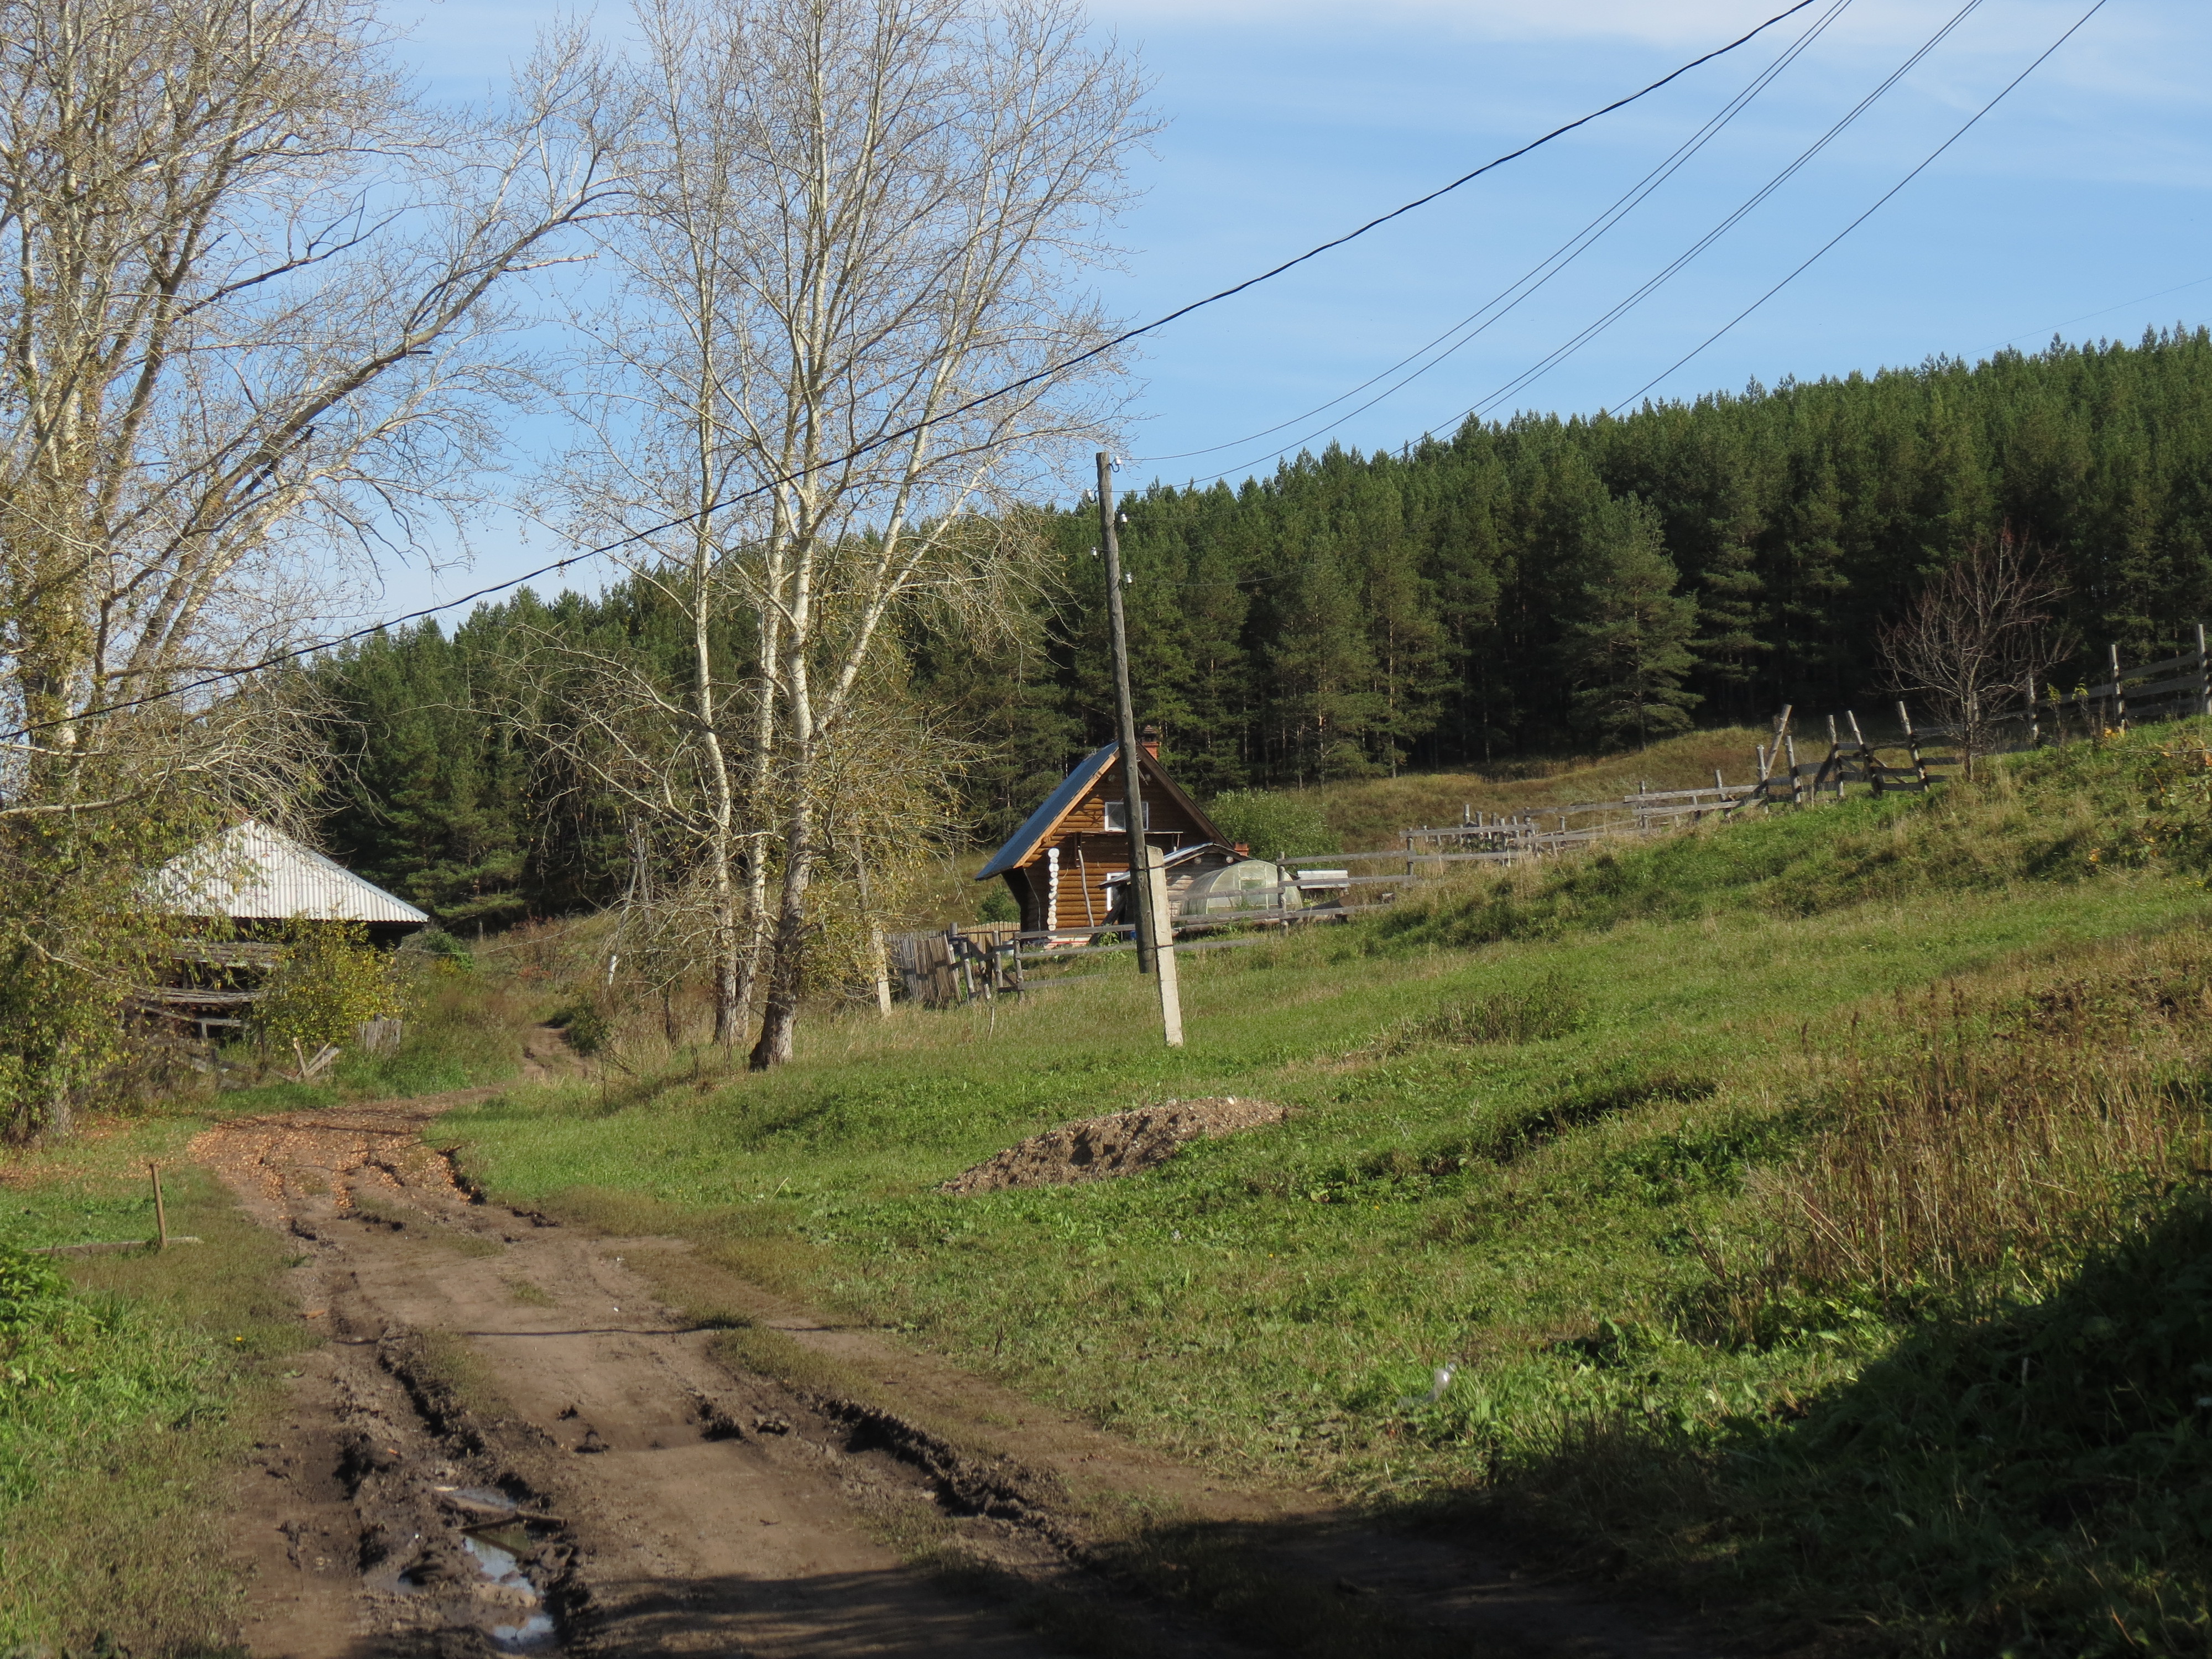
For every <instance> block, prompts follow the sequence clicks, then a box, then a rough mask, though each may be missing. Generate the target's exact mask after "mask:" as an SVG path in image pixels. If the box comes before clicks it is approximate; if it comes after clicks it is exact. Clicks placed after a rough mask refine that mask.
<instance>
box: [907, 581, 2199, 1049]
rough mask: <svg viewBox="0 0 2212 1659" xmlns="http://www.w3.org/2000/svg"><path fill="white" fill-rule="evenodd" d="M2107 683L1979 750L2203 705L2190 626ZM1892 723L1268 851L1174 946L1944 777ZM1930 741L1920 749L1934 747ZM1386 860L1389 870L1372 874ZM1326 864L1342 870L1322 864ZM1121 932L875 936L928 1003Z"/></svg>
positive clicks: (1344, 912)
mask: <svg viewBox="0 0 2212 1659" xmlns="http://www.w3.org/2000/svg"><path fill="white" fill-rule="evenodd" d="M2107 671H2108V672H2109V674H2110V676H2111V678H2108V679H2106V680H2105V681H2103V682H2101V683H2100V684H2096V685H2076V686H2075V688H2074V689H2073V690H2070V691H2069V690H2064V689H2063V688H2062V687H2060V686H2058V685H2056V684H2045V685H2043V686H2040V687H2038V686H2035V685H2033V684H2030V685H2028V686H2027V687H2024V688H2023V690H2027V692H2028V693H2029V694H2030V695H2029V696H2028V697H2027V700H2026V707H2025V708H2024V710H2023V711H2022V712H2021V714H2018V715H2017V716H2015V717H2013V718H2012V719H2010V720H2008V721H2007V722H2006V723H2005V725H2004V726H2003V727H2002V729H2001V730H1999V731H1997V732H1996V733H1995V734H1994V738H1995V740H1994V742H1993V744H1992V749H1993V750H1994V751H2002V750H2019V749H2026V748H2042V747H2046V746H2049V745H2051V744H2061V743H2069V742H2075V741H2079V740H2081V739H2084V738H2093V737H2095V736H2096V735H2098V734H2100V733H2101V732H2110V731H2125V730H2126V729H2127V728H2128V726H2130V724H2133V723H2138V722H2142V721H2145V720H2172V719H2176V718H2179V717H2181V716H2184V715H2189V714H2212V650H2208V649H2207V643H2206V637H2205V629H2204V627H2203V624H2202V623H2200V624H2198V625H2197V645H2196V648H2195V649H2193V650H2191V651H2185V652H2183V653H2181V654H2179V656H2173V657H2165V658H2161V659H2159V660H2157V661H2155V662H2147V663H2143V664H2141V665H2137V666H2136V667H2132V668H2130V667H2126V666H2124V665H2123V664H2122V662H2121V659H2120V651H2119V647H2118V646H2114V647H2112V650H2111V653H2110V656H2109V659H2108V670H2107ZM1896 710H1897V734H1896V735H1895V736H1894V737H1887V738H1883V739H1882V740H1881V741H1875V740H1873V739H1870V738H1869V737H1868V736H1867V735H1866V732H1865V731H1864V729H1863V727H1862V726H1861V725H1860V723H1859V719H1858V715H1857V712H1856V711H1854V710H1845V711H1844V713H1843V714H1841V715H1840V716H1834V715H1832V716H1828V717H1827V718H1826V720H1825V725H1826V743H1825V744H1822V743H1821V742H1820V740H1819V738H1812V739H1810V740H1808V742H1807V743H1806V744H1804V746H1803V747H1802V750H1801V747H1800V743H1799V739H1800V737H1801V736H1802V735H1803V734H1802V733H1801V732H1798V731H1797V730H1796V729H1795V727H1794V724H1793V722H1794V719H1795V711H1794V709H1792V708H1789V707H1786V706H1785V707H1784V708H1783V710H1782V712H1781V714H1779V715H1778V716H1777V717H1776V719H1775V722H1774V735H1773V738H1772V741H1771V742H1769V743H1764V744H1759V745H1757V748H1756V750H1755V751H1754V753H1753V756H1752V770H1751V775H1749V776H1748V777H1746V778H1742V779H1740V780H1739V781H1736V782H1734V783H1731V782H1729V781H1728V779H1727V778H1726V776H1725V775H1723V773H1722V772H1719V771H1716V772H1715V773H1714V774H1713V781H1712V787H1711V788H1705V787H1699V788H1695V789H1648V788H1644V789H1638V791H1637V792H1636V793H1633V794H1629V795H1623V796H1622V797H1620V799H1617V800H1602V801H1583V802H1577V803H1574V804H1571V805H1564V806H1547V807H1544V808H1541V809H1540V810H1531V811H1522V812H1516V813H1502V814H1501V813H1485V812H1478V811H1474V810H1473V808H1472V807H1469V808H1468V809H1466V810H1465V811H1463V812H1462V817H1461V821H1460V822H1459V823H1455V824H1445V825H1442V826H1437V825H1428V824H1425V825H1423V826H1422V827H1421V828H1419V829H1407V830H1405V831H1403V832H1402V833H1401V835H1400V836H1399V844H1398V845H1397V846H1395V847H1391V848H1376V849H1373V850H1371V851H1367V852H1359V853H1328V854H1315V855H1313V856H1310V857H1305V858H1290V859H1282V860H1277V862H1279V863H1280V864H1282V865H1283V866H1285V867H1286V868H1290V869H1293V870H1304V871H1305V872H1308V874H1307V875H1306V876H1305V877H1304V878H1301V879H1297V880H1292V881H1289V882H1285V883H1284V884H1281V885H1280V886H1279V887H1274V888H1268V889H1264V890H1255V891H1251V892H1247V893H1242V894H1240V895H1239V896H1240V897H1242V898H1247V899H1250V898H1258V897H1262V896H1267V895H1270V894H1279V893H1289V892H1293V891H1297V892H1299V893H1300V894H1301V896H1304V898H1306V899H1307V900H1308V901H1309V902H1308V903H1307V904H1306V905H1305V907H1304V908H1299V909H1295V910H1282V911H1270V912H1267V913H1266V915H1265V917H1264V920H1262V919H1261V918H1256V917H1254V916H1250V915H1243V916H1225V917H1222V918H1219V919H1218V920H1207V921H1178V922H1177V923H1176V938H1177V943H1176V950H1177V951H1194V950H1200V951H1202V950H1221V949H1228V948H1234V947H1236V946H1238V945H1256V944H1261V943H1263V942H1264V940H1263V939H1258V938H1244V939H1207V940H1199V941H1193V940H1192V939H1190V937H1189V936H1191V935H1194V934H1199V933H1204V932H1206V931H1208V930H1210V929H1215V928H1222V927H1246V928H1249V927H1265V928H1271V929H1272V928H1279V927H1285V926H1288V925H1290V924H1291V923H1295V922H1308V921H1341V920H1343V919H1345V918H1346V917H1347V916H1349V915H1352V914H1353V913H1355V912H1358V911H1361V910H1368V909H1373V908H1377V907H1379V906H1382V905H1388V904H1390V903H1393V902H1395V901H1396V899H1397V897H1398V896H1399V894H1400V892H1401V890H1405V889H1407V888H1408V887H1410V886H1412V885H1413V884H1418V883H1422V882H1431V881H1437V880H1440V879H1442V878H1444V877H1446V876H1448V875H1449V873H1450V872H1451V866H1454V865H1458V864H1510V863H1513V862H1516V861H1518V860H1525V859H1531V858H1542V857H1545V856H1547V855H1556V854H1561V853H1567V852H1573V851H1577V850H1579V849H1581V848H1587V847H1589V846H1591V845H1593V844H1595V843H1597V842H1606V841H1614V840H1621V839H1644V838H1650V837H1653V836H1666V835H1671V834H1674V833H1675V832H1677V831H1679V830H1681V829H1686V828H1689V827H1690V826H1692V825H1694V824H1697V823H1702V822H1704V821H1705V820H1707V819H1713V820H1717V821H1720V822H1728V821H1731V820H1734V819H1736V818H1739V817H1744V816H1746V815H1747V814H1748V813H1749V812H1751V811H1759V812H1761V813H1764V812H1767V811H1776V810H1779V809H1782V808H1790V809H1798V810H1802V809H1806V808H1811V807H1817V806H1820V805H1829V804H1832V803H1834V802H1837V801H1840V800H1844V799H1850V796H1851V794H1852V793H1853V792H1854V791H1855V790H1856V791H1857V793H1860V794H1862V795H1874V796H1880V795H1889V794H1903V793H1911V794H1919V793H1925V792H1926V791H1927V790H1928V788H1929V787H1930V786H1931V785H1933V784H1937V783H1942V782H1944V781H1947V780H1948V779H1949V778H1951V777H1953V776H1954V775H1955V769H1956V768H1957V766H1958V765H1959V764H1960V756H1959V755H1958V754H1957V753H1956V752H1954V751H1955V750H1956V749H1957V747H1958V738H1959V733H1957V732H1955V731H1953V730H1951V729H1949V728H1947V727H1942V726H1935V727H1929V726H1919V727H1916V726H1914V725H1913V723H1912V718H1911V713H1910V711H1909V710H1908V709H1907V708H1906V707H1905V704H1903V703H1901V702H1900V703H1899V704H1897V705H1896ZM1939 747H1940V748H1942V750H1944V751H1945V752H1935V751H1936V750H1937V749H1938V748H1939ZM1382 865H1388V866H1391V867H1390V868H1389V869H1387V870H1384V869H1376V867H1375V866H1382ZM1323 869H1326V870H1328V871H1329V872H1331V873H1330V878H1329V879H1328V883H1327V886H1328V889H1329V890H1332V891H1336V890H1341V891H1342V892H1343V893H1344V895H1345V896H1344V898H1343V899H1341V900H1339V901H1337V902H1328V903H1322V904H1314V903H1312V902H1310V901H1311V899H1312V897H1313V896H1314V889H1315V886H1316V883H1315V881H1314V879H1313V876H1312V873H1311V872H1315V871H1317V870H1323ZM1338 869H1341V871H1342V873H1341V874H1337V873H1335V872H1336V871H1337V870H1338ZM1133 931H1134V930H1133V929H1132V928H1130V927H1107V926H1101V927H1094V928H1086V929H1085V930H1084V931H1083V933H1081V935H1080V936H1074V935H1071V934H1069V933H1066V932H1065V931H1062V932H1059V933H1024V932H1022V931H1021V929H1020V927H1018V924H1016V923H1012V922H1004V923H988V924H983V925H980V926H975V927H966V928H947V929H945V931H944V932H942V933H899V934H893V935H891V936H890V937H889V938H888V939H886V940H885V945H886V946H887V949H888V951H889V955H890V963H891V971H892V976H893V978H894V979H895V980H896V982H897V983H898V984H899V986H900V987H901V991H902V995H903V996H904V997H905V998H906V999H907V1000H909V1001H914V1002H920V1003H923V1004H925V1005H927V1006H932V1007H942V1006H950V1005H951V1004H955V1003H959V1002H965V1001H969V1000H974V999H975V998H977V997H989V996H994V995H998V994H1001V993H1020V992H1024V991H1026V990H1029V989H1031V988H1034V987H1036V986H1039V985H1048V984H1061V983H1066V982H1067V981H1070V980H1073V979H1088V978H1092V977H1096V976H1097V975H1093V974H1079V975H1066V974H1058V973H1052V974H1048V975H1045V976H1043V977H1041V978H1040V977H1032V975H1033V973H1034V972H1035V971H1036V970H1039V969H1052V968H1055V967H1057V966H1058V965H1059V964H1061V963H1066V962H1069V961H1071V960H1073V959H1074V958H1077V957H1094V956H1102V955H1108V954H1112V953H1116V952H1123V953H1126V952H1127V951H1132V950H1133V949H1134V948H1135V944H1134V941H1133V939H1132V938H1131V937H1130V935H1131V934H1132V933H1133Z"/></svg>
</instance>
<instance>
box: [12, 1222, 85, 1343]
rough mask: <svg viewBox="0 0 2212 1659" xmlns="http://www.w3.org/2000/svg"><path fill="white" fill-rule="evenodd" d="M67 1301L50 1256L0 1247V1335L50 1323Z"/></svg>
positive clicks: (64, 1283)
mask: <svg viewBox="0 0 2212 1659" xmlns="http://www.w3.org/2000/svg"><path fill="white" fill-rule="evenodd" d="M69 1298H70V1287H69V1281H68V1280H67V1279H64V1278H63V1277H62V1272H61V1269H60V1268H58V1267H56V1266H55V1265H54V1259H53V1257H52V1256H50V1255H34V1254H33V1253H32V1252H30V1251H28V1250H19V1249H15V1248H14V1247H13V1246H10V1245H6V1244H0V1334H13V1333H15V1332H18V1331H22V1330H27V1329H30V1328H33V1327H36V1326H41V1325H46V1324H48V1323H51V1322H52V1320H53V1319H54V1317H55V1316H57V1315H58V1314H59V1313H61V1312H62V1311H63V1310H64V1309H65V1308H66V1307H67V1306H68V1305H69Z"/></svg>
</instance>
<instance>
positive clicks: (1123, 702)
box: [1098, 449, 1156, 974]
mask: <svg viewBox="0 0 2212 1659" xmlns="http://www.w3.org/2000/svg"><path fill="white" fill-rule="evenodd" d="M1098 551H1099V553H1100V555H1101V556H1103V558H1104V559H1105V561H1106V619H1107V623H1108V626H1109V628H1110V629H1112V631H1113V635H1114V734H1115V738H1117V739H1118V740H1119V741H1120V743H1121V799H1122V802H1123V805H1122V811H1124V812H1125V813H1127V817H1128V829H1129V916H1130V920H1131V921H1133V922H1135V923H1136V926H1137V971H1138V972H1139V973H1140V974H1149V973H1151V972H1152V969H1153V965H1154V964H1153V961H1152V953H1153V951H1154V949H1155V948H1156V947H1155V945H1154V941H1153V939H1152V902H1151V899H1152V895H1151V894H1150V893H1149V892H1148V891H1146V885H1147V884H1146V879H1145V848H1146V847H1147V846H1148V845H1149V844H1150V843H1149V842H1146V840H1145V786H1144V773H1143V770H1142V759H1141V751H1140V750H1139V749H1138V747H1137V715H1136V711H1135V709H1134V708H1133V706H1132V705H1131V703H1130V701H1129V629H1128V623H1127V620H1126V619H1125V617H1123V614H1122V609H1121V537H1120V536H1119V535H1117V534H1116V533H1115V526H1114V458H1113V457H1112V456H1111V455H1109V454H1108V453H1106V452H1105V451H1104V450H1103V449H1102V450H1100V451H1099V452H1098Z"/></svg>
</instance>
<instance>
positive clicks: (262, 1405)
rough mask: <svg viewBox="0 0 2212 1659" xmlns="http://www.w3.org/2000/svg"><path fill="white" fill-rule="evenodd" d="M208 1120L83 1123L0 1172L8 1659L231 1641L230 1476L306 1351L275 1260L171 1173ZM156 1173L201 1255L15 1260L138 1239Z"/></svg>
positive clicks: (191, 1250) (234, 1590)
mask: <svg viewBox="0 0 2212 1659" xmlns="http://www.w3.org/2000/svg"><path fill="white" fill-rule="evenodd" d="M206 1121H207V1120H205V1119H203V1118H198V1117H184V1116H162V1117H158V1118H147V1119H141V1120H136V1121H115V1120H106V1121H94V1123H92V1124H91V1125H89V1126H88V1127H87V1129H86V1130H85V1132H84V1133H82V1134H80V1135H79V1136H77V1137H76V1138H75V1139H71V1140H70V1141H69V1142H67V1143H66V1144H65V1145H64V1146H62V1147H60V1148H58V1149H56V1150H53V1151H51V1152H44V1153H39V1154H32V1155H27V1156H22V1157H18V1158H13V1159H10V1160H9V1162H8V1163H7V1164H5V1165H4V1166H0V1285H4V1286H5V1287H6V1288H5V1289H4V1290H0V1385H4V1386H0V1650H9V1651H13V1650H16V1649H17V1648H18V1647H19V1646H21V1648H22V1649H24V1650H36V1651H47V1650H52V1649H57V1648H58V1649H60V1650H64V1651H68V1652H72V1653H75V1652H90V1651H94V1650H99V1651H115V1652H123V1651H128V1652H131V1653H134V1654H141V1655H159V1654H192V1653H211V1652H215V1651H217V1650H222V1648H223V1647H224V1645H225V1644H226V1640H227V1635H228V1632H229V1630H230V1629H231V1628H233V1626H234V1613H235V1606H236V1599H237V1596H238V1594H239V1592H240V1585H239V1583H237V1582H236V1580H235V1579H234V1577H232V1576H231V1575H229V1574H228V1573H226V1572H225V1571H223V1568H222V1562H223V1561H224V1559H225V1557H226V1556H227V1554H228V1550H229V1547H230V1539H229V1537H228V1508H229V1497H230V1493H229V1490H228V1487H229V1481H230V1478H231V1476H230V1470H231V1468H232V1467H233V1465H234V1461H235V1459H236V1457H237V1455H238V1454H239V1453H240V1451H241V1450H242V1449H244V1448H245V1447H246V1445H247V1444H249V1443H251V1442H252V1439H253V1438H254V1437H256V1436H257V1435H258V1433H259V1432H260V1431H261V1430H262V1428H263V1427H264V1425H265V1422H266V1420H267V1419H268V1417H269V1414H270V1412H271V1411H272V1410H273V1409H274V1407H275V1404H276V1388H277V1386H278V1383H279V1381H280V1378H281V1376H282V1373H283V1371H284V1370H286V1369H288V1368H289V1364H290V1362H291V1360H292V1358H293V1357H294V1356H295V1355H296V1354H297V1353H298V1352H300V1351H301V1349H302V1348H303V1347H305V1346H307V1345H308V1343H309V1342H310V1341H311V1340H312V1339H311V1338H309V1337H308V1336H307V1335H306V1334H305V1333H304V1332H303V1330H302V1328H301V1322H300V1319H299V1315H298V1310H297V1309H296V1308H295V1307H294V1306H293V1305H292V1303H291V1301H290V1299H289V1297H287V1296H286V1295H285V1294H284V1293H283V1287H282V1285H281V1282H280V1275H281V1274H282V1273H283V1270H284V1267H285V1266H286V1265H287V1261H288V1258H287V1256H286V1254H285V1246H284V1245H283V1243H281V1242H280V1241H279V1240H277V1239H276V1238H275V1237H272V1236H271V1235H270V1234H269V1233H267V1232H266V1231H264V1230H263V1229H261V1228H259V1227H257V1226H255V1225H253V1224H252V1222H251V1221H249V1220H248V1219H247V1218H246V1217H245V1216H244V1215H243V1214H242V1213H241V1212H240V1211H239V1209H238V1208H237V1206H236V1205H235V1204H234V1203H233V1202H232V1201H231V1199H230V1196H229V1194H228V1193H226V1192H224V1191H222V1189H221V1188H220V1187H219V1186H218V1185H217V1184H216V1182H215V1181H214V1180H213V1179H212V1178H211V1177H210V1176H209V1175H208V1174H207V1173H206V1172H205V1171H204V1170H199V1169H197V1168H195V1167H193V1166H192V1165H191V1164H188V1163H185V1162H184V1161H183V1160H184V1157H185V1145H186V1143H187V1142H188V1141H189V1140H190V1139H191V1136H192V1135H193V1134H194V1133H197V1131H198V1130H199V1129H201V1128H203V1127H205V1124H206ZM149 1159H153V1160H159V1161H160V1162H161V1164H162V1167H163V1173H162V1183H163V1187H164V1190H165V1196H166V1200H167V1213H168V1224H169V1230H170V1231H171V1232H172V1233H175V1234H180V1235H190V1236H194V1237H197V1238H198V1239H199V1240H200V1241H201V1242H200V1243H198V1244H196V1245H179V1246H176V1247H174V1248H173V1249H170V1250H168V1251H167V1253H160V1252H156V1251H154V1250H150V1249H137V1250H131V1251H129V1252H127V1253H121V1254H112V1255H86V1256H80V1257H59V1258H57V1257H52V1256H46V1255H27V1254H25V1251H26V1250H27V1249H32V1248H35V1247H40V1246H45V1245H49V1244H76V1243H87V1242H91V1241H112V1240H119V1239H133V1238H137V1239H143V1238H149V1237H152V1235H153V1233H154V1231H155V1225H154V1203H153V1195H152V1192H151V1190H150V1188H149V1183H148V1180H147V1173H146V1164H147V1161H148V1160H149ZM103 1638H104V1639H105V1640H106V1642H107V1643H108V1644H110V1645H109V1646H108V1647H106V1648H99V1647H98V1644H99V1643H100V1641H101V1640H102V1639H103Z"/></svg>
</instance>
